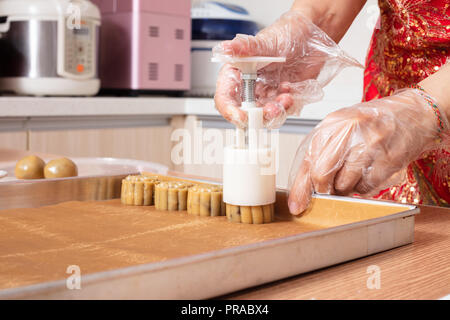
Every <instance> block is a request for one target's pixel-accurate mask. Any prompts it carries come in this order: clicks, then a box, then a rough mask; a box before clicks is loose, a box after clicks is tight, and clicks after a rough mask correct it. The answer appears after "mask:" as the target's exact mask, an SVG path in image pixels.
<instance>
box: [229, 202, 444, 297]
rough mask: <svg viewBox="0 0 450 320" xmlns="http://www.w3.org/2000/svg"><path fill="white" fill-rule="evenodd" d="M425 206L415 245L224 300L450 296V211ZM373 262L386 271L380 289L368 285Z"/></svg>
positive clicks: (264, 286) (422, 208)
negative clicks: (368, 270)
mask: <svg viewBox="0 0 450 320" xmlns="http://www.w3.org/2000/svg"><path fill="white" fill-rule="evenodd" d="M420 209H421V213H420V214H419V215H418V216H416V224H415V240H414V243H413V244H410V245H406V246H403V247H400V248H396V249H392V250H389V251H386V252H382V253H379V254H375V255H372V256H369V257H366V258H362V259H357V260H354V261H350V262H347V263H343V264H340V265H337V266H333V267H329V268H325V269H322V270H318V271H314V272H310V273H307V274H304V275H300V276H296V277H292V278H289V279H285V280H280V281H277V282H274V283H271V284H267V285H263V286H259V287H256V288H252V289H247V290H244V291H241V292H237V293H234V294H231V295H228V296H225V297H223V298H225V299H439V298H442V297H444V296H446V295H449V294H450V209H448V208H437V207H427V206H421V207H420ZM373 265H375V266H378V267H379V270H380V273H379V274H380V288H379V289H368V287H367V281H368V279H369V277H370V276H372V277H373V273H367V268H368V267H369V266H373ZM370 283H371V284H373V282H370ZM372 287H373V285H372ZM447 298H448V297H447Z"/></svg>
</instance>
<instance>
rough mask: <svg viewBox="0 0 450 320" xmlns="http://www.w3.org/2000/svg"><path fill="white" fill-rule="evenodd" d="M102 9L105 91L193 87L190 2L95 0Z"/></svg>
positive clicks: (179, 89) (102, 71)
mask: <svg viewBox="0 0 450 320" xmlns="http://www.w3.org/2000/svg"><path fill="white" fill-rule="evenodd" d="M92 2H94V3H95V4H96V5H97V6H98V7H99V8H100V11H101V14H102V27H101V31H100V71H99V72H100V79H101V86H102V91H123V90H125V91H127V92H134V93H135V92H145V91H171V92H181V91H184V90H188V89H189V87H190V78H191V76H190V41H191V17H190V8H191V5H190V0H92Z"/></svg>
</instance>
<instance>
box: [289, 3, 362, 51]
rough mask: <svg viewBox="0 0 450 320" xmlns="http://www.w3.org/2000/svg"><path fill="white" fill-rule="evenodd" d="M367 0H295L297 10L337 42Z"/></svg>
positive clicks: (293, 8) (294, 7)
mask: <svg viewBox="0 0 450 320" xmlns="http://www.w3.org/2000/svg"><path fill="white" fill-rule="evenodd" d="M366 1H367V0H338V1H336V0H295V2H294V4H293V5H292V8H291V10H293V11H299V12H301V13H303V15H305V16H306V17H308V18H309V19H310V20H311V21H312V22H313V23H314V24H316V25H317V26H318V27H319V28H321V29H322V30H323V31H325V33H326V34H328V35H329V36H330V38H331V39H333V40H334V41H335V42H336V43H338V42H339V41H340V40H341V39H342V37H343V36H344V34H345V33H346V32H347V30H348V28H349V27H350V25H351V24H352V22H353V20H354V19H355V17H356V16H357V15H358V13H359V12H360V11H361V8H362V7H363V6H364V4H365V3H366Z"/></svg>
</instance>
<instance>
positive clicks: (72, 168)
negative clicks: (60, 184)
mask: <svg viewBox="0 0 450 320" xmlns="http://www.w3.org/2000/svg"><path fill="white" fill-rule="evenodd" d="M77 175H78V168H77V165H76V164H75V163H74V162H73V161H72V160H70V159H67V158H61V159H54V160H51V161H49V162H48V163H47V165H46V166H45V168H44V176H45V178H47V179H51V178H67V177H76V176H77Z"/></svg>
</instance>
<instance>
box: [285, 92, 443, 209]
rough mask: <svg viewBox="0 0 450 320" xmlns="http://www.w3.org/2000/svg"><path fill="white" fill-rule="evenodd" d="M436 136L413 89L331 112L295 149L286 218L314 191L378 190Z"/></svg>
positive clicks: (429, 114)
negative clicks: (288, 211) (288, 213)
mask: <svg viewBox="0 0 450 320" xmlns="http://www.w3.org/2000/svg"><path fill="white" fill-rule="evenodd" d="M447 125H448V124H447ZM437 136H438V125H437V119H436V116H435V114H434V112H433V110H432V109H431V107H430V106H429V105H428V103H427V102H426V101H425V100H424V99H423V97H422V96H421V94H420V93H419V92H418V91H417V90H415V89H406V90H403V91H400V92H398V93H397V94H395V95H393V96H391V97H386V98H382V99H378V100H373V101H370V102H366V103H361V104H358V105H355V106H352V107H349V108H344V109H340V110H338V111H336V112H333V113H331V114H330V115H328V116H327V117H326V118H325V119H324V120H323V121H322V122H321V123H320V124H319V125H318V126H317V127H316V128H315V129H314V130H313V131H312V132H311V133H310V134H309V135H308V136H307V137H306V138H305V140H304V141H303V142H302V144H301V145H300V147H299V149H298V150H297V154H296V157H295V160H294V163H293V166H292V167H291V175H290V177H291V180H290V181H289V186H290V193H289V199H288V204H289V209H290V211H291V213H292V214H300V213H301V212H303V211H304V210H305V209H306V208H307V207H308V204H309V202H310V200H311V195H312V193H313V192H314V191H315V192H318V193H327V194H338V195H350V194H352V193H360V194H368V193H371V192H374V191H375V190H379V189H380V187H382V186H386V183H388V182H389V181H391V182H392V178H393V176H395V175H396V173H398V172H399V171H400V170H402V169H403V168H405V167H406V166H407V165H408V164H409V163H410V162H412V161H414V160H416V159H418V158H419V156H420V155H421V153H422V152H423V151H424V150H425V149H426V148H427V147H428V146H430V145H432V144H433V143H434V141H435V140H436V138H437ZM391 184H392V183H391Z"/></svg>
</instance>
